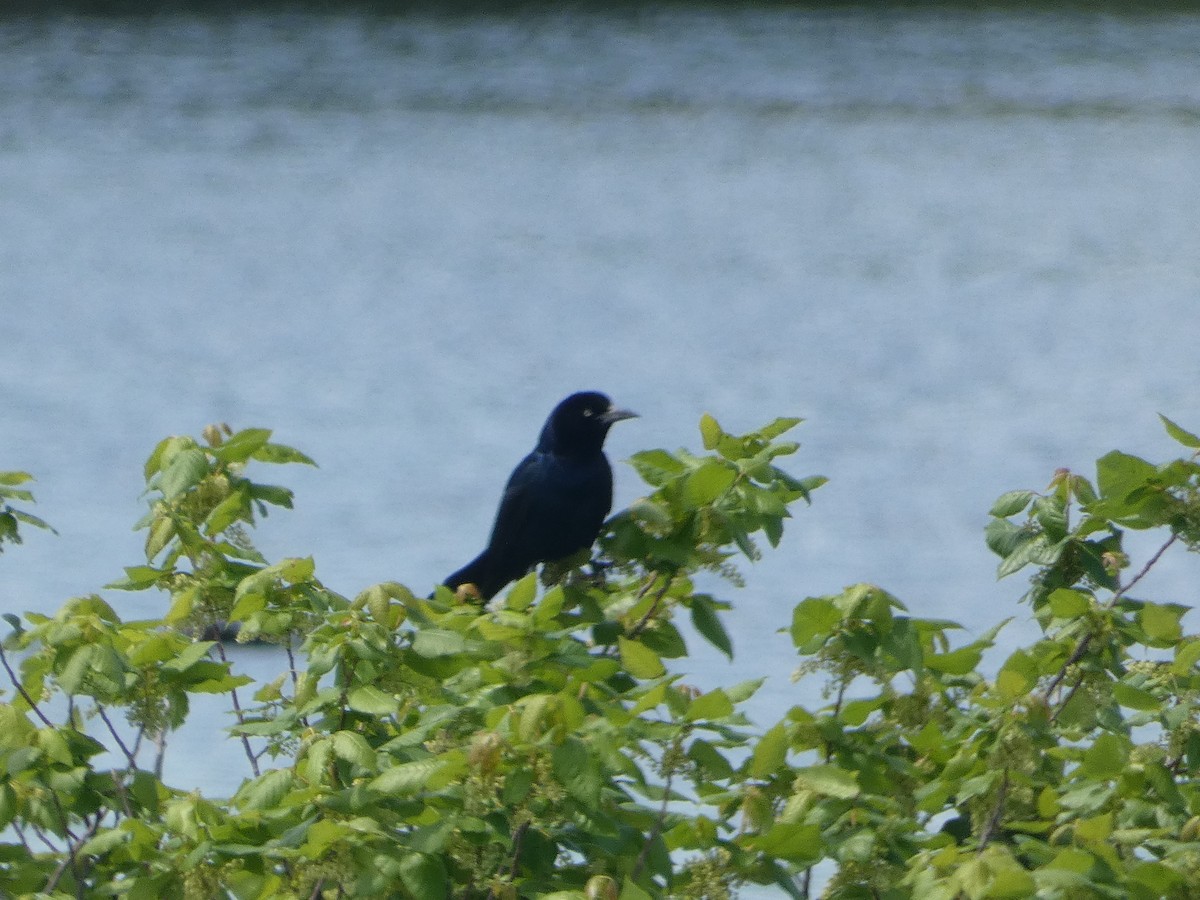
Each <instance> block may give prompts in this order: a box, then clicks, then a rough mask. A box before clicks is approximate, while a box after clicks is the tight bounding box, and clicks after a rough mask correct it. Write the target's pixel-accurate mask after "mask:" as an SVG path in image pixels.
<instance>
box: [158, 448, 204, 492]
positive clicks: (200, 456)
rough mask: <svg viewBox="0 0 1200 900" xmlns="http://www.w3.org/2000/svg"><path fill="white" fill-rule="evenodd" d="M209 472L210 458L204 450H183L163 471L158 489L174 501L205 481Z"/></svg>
mask: <svg viewBox="0 0 1200 900" xmlns="http://www.w3.org/2000/svg"><path fill="white" fill-rule="evenodd" d="M208 471H209V469H208V457H207V456H205V455H204V451H203V450H201V449H199V448H198V447H192V448H190V449H187V450H183V451H181V452H179V453H177V454H176V455H175V457H174V458H173V459H172V460H171V463H170V465H168V466H167V468H166V469H165V470H164V471H163V473H162V478H161V480H160V481H159V483H158V489H159V490H160V491H162V494H163V497H165V498H166V499H167V500H174V499H175V498H176V497H178V496H179V495H181V494H183V493H184V492H186V491H187V490H189V489H190V488H193V487H195V486H196V485H198V484H199V483H200V482H201V481H203V480H204V478H205V476H206V475H208Z"/></svg>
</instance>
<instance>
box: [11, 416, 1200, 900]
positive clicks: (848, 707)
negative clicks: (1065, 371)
mask: <svg viewBox="0 0 1200 900" xmlns="http://www.w3.org/2000/svg"><path fill="white" fill-rule="evenodd" d="M797 423H798V420H796V419H779V420H776V421H775V422H773V423H771V424H769V425H767V426H765V427H764V428H762V429H759V430H757V431H753V432H750V433H749V434H746V435H740V436H738V435H732V434H728V433H726V432H725V431H724V430H723V429H722V428H721V427H720V425H719V424H718V423H717V422H716V420H714V419H713V418H711V417H710V416H705V417H704V418H703V419H702V420H701V425H700V430H701V437H702V441H703V446H704V452H703V453H701V454H694V453H691V452H688V451H685V450H680V451H677V452H675V453H668V452H667V451H664V450H651V451H647V452H644V453H639V454H637V455H636V456H635V457H634V458H633V460H632V463H633V466H634V468H635V469H636V470H637V472H638V473H639V474H640V475H641V477H642V478H643V480H644V481H645V482H646V483H647V485H648V488H649V493H648V494H647V495H646V496H645V497H643V498H642V499H640V500H638V501H637V502H635V503H634V504H633V505H632V506H631V507H630V508H629V509H628V510H626V511H624V512H622V513H619V514H618V515H616V516H614V518H613V519H612V520H611V521H610V523H609V525H608V527H607V529H606V533H605V534H604V535H603V536H602V540H601V547H602V550H603V553H604V556H605V557H606V562H607V564H606V565H604V566H597V567H593V569H594V571H590V572H588V573H584V572H582V571H579V570H578V569H575V568H571V567H569V566H557V567H546V570H545V571H544V572H543V578H544V579H545V580H546V581H547V583H546V584H545V585H543V586H540V587H539V584H538V581H537V579H536V578H535V577H534V576H532V575H531V576H529V577H527V578H525V579H523V580H522V581H520V582H518V583H517V584H515V585H513V586H512V587H511V588H510V589H509V590H508V591H507V593H506V594H505V595H504V596H503V597H500V598H497V599H496V600H494V601H493V602H492V603H491V604H490V606H489V607H488V608H487V609H483V610H481V609H480V608H479V607H477V606H475V605H472V604H469V603H463V602H461V601H460V599H459V598H458V597H457V596H455V595H454V594H453V593H451V592H450V591H448V590H446V589H445V588H438V589H437V590H436V591H435V592H434V594H433V595H431V596H429V597H419V596H416V595H415V594H414V593H413V592H411V591H410V590H409V589H408V588H406V587H404V586H403V585H400V584H396V583H385V584H378V585H373V586H370V587H368V588H366V589H365V590H363V591H362V592H361V593H360V594H358V595H357V596H356V597H354V598H348V597H344V596H342V595H340V594H338V593H336V592H334V591H331V590H330V589H328V588H327V587H325V586H324V585H323V584H322V583H321V582H320V581H319V580H318V579H317V578H316V574H315V565H314V562H313V560H312V559H311V558H293V559H284V560H279V561H275V562H271V561H268V560H266V559H264V558H263V557H262V556H261V554H260V553H259V552H258V551H257V550H256V549H255V548H254V546H253V543H252V542H251V540H250V538H249V534H250V530H251V529H252V528H253V527H254V526H256V525H257V524H258V523H259V522H260V520H261V519H262V517H263V516H265V515H266V513H267V512H268V509H269V507H270V506H283V507H290V506H291V499H292V498H291V493H290V492H289V491H288V490H287V489H286V488H282V487H278V486H274V485H270V484H265V483H260V482H258V481H256V480H254V479H253V478H252V477H251V475H250V474H248V473H250V472H251V470H252V467H253V466H254V465H255V464H279V463H311V461H310V460H309V459H308V458H307V457H305V456H304V455H303V454H301V453H300V452H299V451H296V450H293V449H291V448H288V447H284V446H282V445H278V444H273V443H271V440H270V437H271V435H270V432H268V431H266V430H264V429H250V430H246V431H241V432H237V433H236V434H235V433H231V432H230V431H229V430H228V429H218V428H210V429H206V431H205V434H204V440H203V441H196V440H193V439H190V438H180V437H173V438H168V439H166V440H164V441H163V442H161V443H160V444H159V445H158V446H157V447H156V448H155V450H154V452H153V453H152V454H151V456H150V458H149V460H148V461H147V464H146V478H147V488H148V490H147V497H148V504H149V511H148V513H147V515H146V517H145V518H144V519H143V520H142V521H141V522H140V523H139V526H140V527H141V528H143V529H145V531H146V547H145V555H146V559H145V560H144V562H141V563H139V564H137V565H133V566H130V567H127V568H126V569H125V574H124V577H123V578H122V579H120V580H119V581H118V582H117V583H115V584H113V585H110V586H109V588H110V589H119V590H139V591H140V590H151V589H153V590H157V591H160V592H161V593H162V594H163V598H164V603H163V607H164V613H163V615H162V617H161V618H160V619H154V620H149V621H132V622H127V621H124V620H122V619H121V618H120V617H119V616H118V615H117V614H116V612H115V611H114V610H113V608H112V606H110V605H109V604H108V603H107V602H106V601H105V600H104V599H103V598H101V597H100V596H98V595H94V596H88V597H82V598H76V599H73V600H71V601H69V602H68V603H67V604H66V605H64V607H63V608H62V609H61V610H60V611H59V612H58V613H57V614H55V615H54V616H44V615H38V614H33V613H28V614H26V616H25V617H24V620H23V621H22V620H18V619H16V618H15V617H11V619H10V621H11V624H13V626H14V630H13V632H12V633H11V634H10V635H9V636H8V637H7V639H6V640H5V641H4V644H3V652H2V653H0V661H2V662H3V667H4V669H5V671H6V673H7V675H8V678H9V682H10V684H11V688H12V690H11V691H9V693H8V694H7V695H5V697H4V702H2V703H0V765H3V766H4V769H5V772H6V779H5V781H4V782H3V784H2V785H0V826H7V828H8V830H7V831H6V832H4V837H3V839H0V895H3V896H41V897H76V896H95V897H118V896H119V897H129V898H141V897H152V896H153V897H158V896H170V897H185V898H211V897H218V896H223V897H235V898H239V900H243V898H244V900H249V898H289V897H294V898H309V897H327V898H334V897H413V898H421V900H424V898H431V900H432V898H437V900H442V898H446V897H455V898H463V900H471V898H479V900H483V898H493V897H494V898H508V897H511V898H516V897H553V898H557V900H586V898H621V900H634V898H654V897H666V896H672V897H679V898H710V900H719V898H727V897H732V896H734V894H735V893H736V891H737V889H738V887H740V886H743V885H747V884H763V885H774V886H775V887H777V888H778V889H780V890H782V891H784V892H786V893H787V894H789V895H791V896H794V897H804V896H809V895H810V894H811V893H812V892H813V890H814V886H813V884H812V882H811V873H812V867H813V866H814V865H816V864H817V863H820V862H824V861H832V863H833V864H834V874H833V876H832V879H831V881H830V882H829V884H828V885H826V886H825V888H824V892H825V895H826V896H829V897H835V898H846V900H850V898H934V900H937V898H959V897H964V898H972V900H974V898H1001V897H1032V896H1037V897H1045V898H1064V900H1070V898H1084V897H1132V898H1154V897H1167V898H1185V897H1190V896H1194V895H1195V892H1196V889H1197V888H1196V886H1197V885H1198V884H1200V791H1198V790H1197V786H1196V785H1197V780H1196V774H1197V770H1198V768H1200V718H1198V716H1197V697H1198V695H1200V693H1198V688H1200V681H1198V680H1197V678H1198V675H1197V668H1196V667H1197V662H1198V661H1200V636H1197V635H1194V634H1189V633H1186V632H1185V629H1184V625H1183V621H1182V620H1183V614H1184V612H1186V608H1185V607H1182V606H1180V605H1178V604H1172V603H1164V602H1152V601H1150V600H1148V599H1140V598H1135V597H1134V596H1133V595H1132V594H1131V591H1132V590H1133V589H1134V588H1135V587H1136V586H1137V585H1138V584H1139V582H1140V581H1141V579H1142V577H1143V576H1144V575H1145V574H1146V572H1147V571H1149V570H1150V568H1151V567H1152V566H1153V564H1154V563H1155V562H1156V561H1157V560H1158V559H1159V558H1160V557H1161V555H1162V553H1163V552H1165V551H1166V550H1167V549H1168V548H1169V547H1171V546H1172V545H1175V544H1181V545H1183V546H1185V547H1187V548H1188V549H1195V548H1196V546H1197V544H1198V542H1200V495H1198V491H1197V488H1198V486H1200V468H1198V467H1197V463H1196V459H1195V457H1194V456H1191V457H1187V458H1184V459H1177V460H1174V461H1171V462H1167V463H1165V464H1161V465H1159V464H1151V463H1149V462H1146V461H1144V460H1140V459H1138V458H1136V457H1132V456H1129V455H1127V454H1121V453H1110V454H1108V455H1107V456H1105V457H1103V458H1102V459H1101V460H1100V461H1099V463H1098V469H1097V477H1096V479H1095V482H1094V484H1095V486H1093V482H1091V481H1089V480H1087V479H1085V478H1083V477H1081V476H1078V475H1075V474H1073V473H1070V472H1066V471H1060V472H1059V473H1056V475H1055V476H1054V479H1053V480H1052V482H1051V484H1050V486H1049V488H1048V489H1047V491H1046V492H1044V493H1039V492H1034V491H1016V492H1012V493H1009V494H1006V495H1004V496H1003V497H1001V498H1000V499H999V500H998V501H997V502H996V504H995V506H994V507H993V509H992V521H991V524H990V525H989V527H988V529H987V541H988V544H989V546H991V547H992V549H993V550H995V551H996V553H997V554H998V555H999V556H1000V558H1001V562H1000V574H1001V575H1007V574H1011V573H1013V572H1016V571H1019V570H1021V569H1024V568H1031V569H1032V571H1033V575H1032V578H1031V580H1030V588H1029V591H1028V593H1027V595H1026V599H1027V601H1028V602H1029V604H1030V607H1031V609H1032V611H1033V614H1034V616H1035V618H1036V621H1037V622H1038V624H1039V625H1040V626H1041V629H1042V636H1041V637H1040V638H1039V639H1038V640H1037V641H1036V642H1034V643H1033V645H1032V646H1029V647H1022V648H1019V649H1017V650H1015V651H1013V652H1012V653H1011V654H1009V656H1008V657H1007V659H1004V660H1002V661H1000V664H999V667H998V669H996V674H995V676H994V677H987V676H985V675H984V674H983V673H982V672H981V666H982V663H983V659H984V655H985V653H986V652H987V651H988V650H989V648H991V647H992V646H993V641H994V639H995V635H996V633H997V632H998V631H999V628H1000V627H1001V626H997V627H996V628H994V629H992V630H990V631H988V632H987V633H985V634H983V635H981V636H979V637H977V638H976V639H974V640H969V641H966V642H962V643H958V644H955V643H953V642H952V640H951V638H952V634H953V632H954V631H955V630H957V629H958V626H957V625H955V624H954V623H951V622H945V621H939V620H930V619H921V618H917V617H914V616H911V615H910V614H909V613H908V610H907V609H906V608H905V606H904V605H903V604H902V603H901V602H900V601H899V600H898V599H897V598H895V597H893V596H892V595H891V594H889V593H888V592H887V591H885V590H883V589H881V588H879V587H876V586H873V585H854V586H851V587H848V588H846V589H845V590H843V591H840V592H838V593H834V594H829V595H825V596H812V597H808V598H805V599H801V600H800V601H799V602H798V603H796V604H795V606H794V608H793V611H792V615H791V621H790V634H791V637H792V640H793V642H794V644H795V647H796V650H797V653H798V654H799V657H800V663H799V666H798V669H797V672H796V677H797V678H798V679H805V680H810V681H815V682H816V683H817V685H818V687H819V689H820V690H821V691H823V694H824V698H825V699H824V701H823V702H822V703H820V704H818V705H816V706H815V707H812V708H810V707H809V706H806V705H796V706H794V707H792V708H791V709H789V710H786V711H784V712H783V715H782V716H781V718H780V720H779V721H778V722H775V723H773V724H771V723H764V724H765V726H766V727H761V726H760V727H755V726H754V725H752V724H751V723H750V722H749V721H748V720H747V719H746V717H745V716H744V715H743V713H742V712H740V707H741V706H742V704H744V702H745V701H746V700H747V699H748V698H749V697H750V696H752V695H753V694H754V692H755V691H756V690H757V688H758V687H759V684H760V683H761V682H760V681H752V682H748V683H743V684H737V685H732V686H727V687H724V688H717V689H714V690H711V691H708V692H701V691H699V690H696V689H695V688H692V687H690V686H688V685H687V684H686V682H685V680H684V676H682V675H680V674H676V673H678V672H680V671H684V670H685V665H686V658H687V654H688V648H687V646H686V643H685V638H684V635H683V633H682V632H681V630H680V628H679V627H678V624H677V621H678V617H679V616H680V615H685V616H687V617H688V618H689V619H690V621H691V623H692V624H693V626H694V629H695V633H696V634H698V635H699V636H700V637H701V638H702V639H704V640H706V641H708V642H710V643H711V644H713V645H714V646H715V647H717V648H718V649H719V650H721V651H722V652H723V653H726V654H728V655H730V656H731V655H732V653H733V649H734V648H733V646H732V642H731V641H730V638H729V635H728V632H727V631H726V629H725V626H724V623H723V618H724V615H725V613H726V612H727V611H728V610H729V608H730V604H729V603H728V602H727V601H725V600H721V599H718V598H716V597H714V596H712V595H711V594H707V593H700V592H697V591H696V589H695V586H694V583H693V577H694V576H695V575H696V574H697V573H699V572H702V571H715V572H718V573H721V574H724V575H727V576H729V577H732V578H734V579H735V580H736V579H737V577H738V576H737V572H736V570H735V569H734V568H733V560H734V558H735V557H736V556H738V555H741V556H743V557H745V558H748V559H751V560H753V559H755V558H757V556H758V554H759V552H760V551H759V547H758V539H759V538H761V537H765V539H766V541H767V544H768V545H770V546H775V545H776V544H777V543H778V541H779V539H780V537H781V534H782V529H783V524H784V520H785V519H786V518H787V517H788V510H789V508H790V507H791V506H792V505H794V504H795V502H796V501H797V500H801V499H804V500H808V499H809V495H810V493H811V492H812V491H813V490H814V489H815V488H817V487H819V486H820V485H821V484H822V483H823V481H824V479H821V478H808V479H796V478H793V477H792V476H790V475H788V474H787V473H785V472H784V471H783V470H782V469H780V468H778V466H777V464H776V461H777V460H778V458H779V457H781V456H784V455H787V454H790V453H792V452H794V451H795V450H796V449H797V447H796V445H795V444H792V443H788V442H785V441H781V440H780V438H781V436H782V435H784V434H785V433H786V432H787V431H788V430H790V429H791V428H792V427H793V426H795V425H796V424H797ZM1166 424H1167V428H1168V432H1169V434H1170V435H1171V436H1172V437H1173V438H1175V439H1176V440H1177V441H1179V442H1180V443H1182V444H1183V445H1184V446H1185V447H1187V448H1189V449H1190V450H1191V449H1195V448H1197V447H1200V439H1197V438H1196V437H1195V436H1194V435H1191V434H1190V433H1188V432H1186V431H1184V430H1183V429H1181V428H1179V427H1178V426H1176V425H1174V423H1171V422H1169V421H1168V422H1167V423H1166ZM253 471H255V472H256V471H257V469H253ZM3 477H4V476H0V484H4V482H3ZM19 483H20V482H19V481H16V482H13V483H12V484H9V485H8V486H9V487H12V485H13V484H19ZM0 496H2V497H3V498H4V500H5V502H7V500H9V499H15V500H18V501H23V502H29V500H30V499H31V498H29V497H28V496H27V495H25V494H23V493H21V494H12V493H8V494H3V495H0ZM5 509H7V507H5ZM19 521H26V522H27V523H28V520H25V519H19ZM29 524H38V523H37V522H33V523H29ZM1130 528H1138V529H1146V530H1151V529H1154V530H1158V531H1159V532H1161V534H1162V535H1163V539H1162V544H1161V549H1160V550H1159V551H1158V552H1157V553H1156V554H1154V556H1153V557H1152V558H1151V559H1149V560H1147V561H1146V562H1145V563H1144V564H1143V565H1142V567H1141V568H1140V569H1138V570H1137V571H1136V572H1135V574H1133V575H1132V576H1130V575H1128V572H1129V570H1130V568H1131V561H1130V560H1129V558H1128V557H1127V556H1126V555H1125V552H1124V550H1123V548H1122V535H1123V532H1124V531H1125V530H1127V529H1130ZM227 623H231V624H233V625H234V626H236V627H237V629H238V638H237V639H238V640H241V641H244V640H251V639H254V640H260V641H267V642H270V643H274V644H277V645H278V647H279V650H278V652H279V656H280V664H281V671H280V674H279V676H278V677H277V678H275V679H273V680H270V681H267V682H261V683H253V682H252V681H251V679H249V678H248V677H246V676H245V675H242V674H240V673H238V672H237V671H236V668H235V666H234V664H233V662H231V660H230V657H229V654H228V653H227V648H226V643H225V640H226V639H225V638H223V637H222V635H223V634H224V633H225V632H224V631H223V630H222V628H223V626H225V625H226V624H227ZM780 624H787V623H780ZM297 650H298V651H299V652H297ZM764 674H765V673H764ZM198 693H219V694H224V695H227V696H228V697H229V703H230V706H231V709H232V712H233V724H232V725H231V727H230V728H229V732H230V739H232V740H235V741H238V742H239V743H240V745H241V747H242V748H243V750H244V752H245V756H246V764H247V771H246V777H245V779H244V780H243V782H242V784H241V786H240V787H239V788H238V790H237V791H236V792H235V793H234V794H233V796H232V797H228V798H215V797H206V796H203V795H201V794H199V793H195V792H185V791H181V790H178V789H176V788H173V787H172V786H170V785H169V784H167V783H166V782H164V780H163V778H162V776H161V772H162V758H163V754H164V753H166V752H169V749H170V746H171V735H172V733H173V732H174V731H175V730H176V729H178V727H179V726H180V725H181V724H182V723H183V722H184V720H185V719H186V717H187V714H188V709H189V703H190V698H191V697H192V696H193V695H194V694H198ZM804 695H805V696H807V695H808V694H804ZM214 739H216V738H215V736H214Z"/></svg>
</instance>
